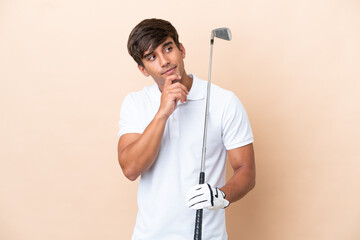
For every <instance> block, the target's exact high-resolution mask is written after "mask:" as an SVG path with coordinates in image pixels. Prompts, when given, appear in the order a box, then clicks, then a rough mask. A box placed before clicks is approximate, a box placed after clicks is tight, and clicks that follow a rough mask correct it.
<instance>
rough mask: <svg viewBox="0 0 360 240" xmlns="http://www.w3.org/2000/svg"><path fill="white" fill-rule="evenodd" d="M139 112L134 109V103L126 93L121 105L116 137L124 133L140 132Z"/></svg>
mask: <svg viewBox="0 0 360 240" xmlns="http://www.w3.org/2000/svg"><path fill="white" fill-rule="evenodd" d="M142 131H143V129H142V128H141V124H140V114H139V111H138V110H137V109H136V103H135V101H134V99H133V97H132V96H131V94H129V95H127V96H126V97H125V99H124V101H123V103H122V105H121V110H120V120H119V132H118V134H117V136H118V138H120V137H121V136H122V135H124V134H126V133H142Z"/></svg>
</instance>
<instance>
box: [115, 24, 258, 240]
mask: <svg viewBox="0 0 360 240" xmlns="http://www.w3.org/2000/svg"><path fill="white" fill-rule="evenodd" d="M128 50H129V53H130V55H131V56H132V57H133V58H134V60H135V62H136V63H137V64H138V68H139V70H140V71H141V72H142V74H144V75H145V76H151V77H152V78H153V79H154V81H155V84H154V85H152V86H150V87H145V88H144V89H143V90H141V91H139V92H133V93H130V94H129V95H127V96H126V97H125V99H124V101H123V104H122V107H121V113H120V121H119V128H120V130H119V134H118V136H119V143H118V160H119V163H120V166H121V168H122V171H123V173H124V175H125V176H126V177H127V178H128V179H130V180H132V181H134V180H135V179H137V178H138V177H139V176H141V179H140V183H139V187H138V207H139V211H138V215H137V219H136V225H135V228H134V233H133V236H132V239H133V240H185V239H186V240H189V239H192V238H193V234H194V226H195V210H194V209H201V208H202V209H204V215H203V239H204V240H223V239H227V233H226V228H225V210H224V208H225V207H227V206H228V205H229V203H232V202H235V201H237V200H239V199H240V198H242V197H243V196H245V195H246V194H247V193H248V192H249V191H250V190H251V189H252V188H253V187H254V185H255V163H254V154H253V146H252V142H253V135H252V132H251V128H250V124H249V121H248V117H247V115H246V112H245V110H244V108H243V106H242V104H241V103H240V101H239V100H238V98H237V97H236V96H235V95H234V94H233V93H231V92H230V91H227V90H224V89H221V88H220V87H218V86H216V85H214V84H212V87H211V97H210V109H209V120H208V135H207V154H206V155H207V156H206V164H205V166H206V168H205V172H206V182H207V183H206V184H203V185H197V183H198V176H199V172H200V163H201V152H202V136H203V124H204V113H205V101H206V86H207V82H206V81H203V80H200V79H198V78H197V77H196V76H195V75H192V74H189V75H188V74H187V73H186V71H185V67H184V58H185V48H184V46H183V45H182V44H181V43H180V42H179V38H178V34H177V31H176V29H175V28H174V27H173V26H172V25H171V23H169V22H167V21H165V20H161V19H146V20H143V21H142V22H140V23H139V24H138V25H137V26H136V27H135V28H134V29H133V31H132V32H131V34H130V36H129V40H128ZM226 154H227V155H228V158H229V161H230V163H231V166H232V167H233V169H234V174H233V175H232V177H231V178H230V179H229V180H228V181H227V182H226V184H225V158H226Z"/></svg>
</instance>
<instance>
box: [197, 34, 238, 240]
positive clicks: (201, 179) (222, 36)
mask: <svg viewBox="0 0 360 240" xmlns="http://www.w3.org/2000/svg"><path fill="white" fill-rule="evenodd" d="M214 38H220V39H223V40H227V41H230V40H231V31H230V29H229V28H216V29H214V30H212V31H211V38H210V64H209V78H208V83H207V95H206V107H205V122H204V135H203V146H202V155H201V171H200V177H199V184H203V183H205V158H206V137H207V119H208V113H209V101H210V87H211V65H212V52H213V46H214ZM202 218H203V209H198V210H196V219H195V231H194V240H201V237H202Z"/></svg>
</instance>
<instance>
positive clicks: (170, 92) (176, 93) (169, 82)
mask: <svg viewBox="0 0 360 240" xmlns="http://www.w3.org/2000/svg"><path fill="white" fill-rule="evenodd" d="M180 80H181V77H180V76H177V75H171V76H169V77H167V78H166V79H165V83H164V87H163V89H162V93H161V103H160V107H159V111H158V114H159V116H162V117H166V118H168V117H169V116H170V115H171V114H172V113H173V112H174V110H175V108H176V104H177V102H178V101H180V102H181V103H184V102H186V101H187V95H188V94H189V91H188V90H187V88H186V87H185V85H183V84H181V83H180V82H179V81H180Z"/></svg>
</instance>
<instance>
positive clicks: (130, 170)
mask: <svg viewBox="0 0 360 240" xmlns="http://www.w3.org/2000/svg"><path fill="white" fill-rule="evenodd" d="M119 163H120V167H121V170H122V172H123V174H124V176H125V177H126V178H127V179H129V180H130V181H135V180H136V179H137V178H138V177H139V176H140V173H139V172H138V171H137V169H136V168H135V167H132V166H127V165H125V164H122V163H121V161H120V159H119Z"/></svg>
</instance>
